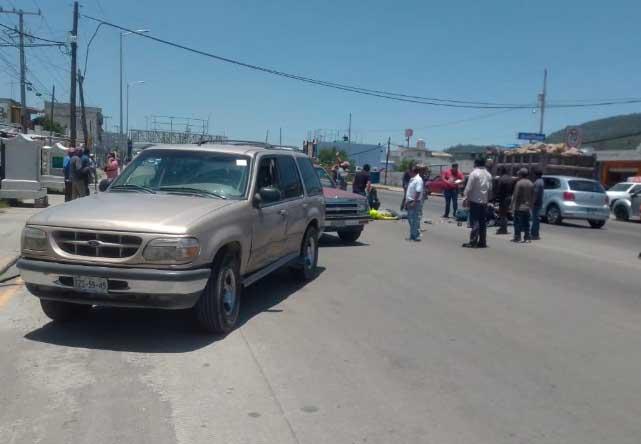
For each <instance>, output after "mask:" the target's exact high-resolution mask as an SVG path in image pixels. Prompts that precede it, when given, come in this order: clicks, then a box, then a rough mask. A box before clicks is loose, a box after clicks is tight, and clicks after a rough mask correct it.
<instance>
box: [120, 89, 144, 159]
mask: <svg viewBox="0 0 641 444" xmlns="http://www.w3.org/2000/svg"><path fill="white" fill-rule="evenodd" d="M143 83H145V81H144V80H137V81H135V82H128V83H127V123H126V127H125V134H126V135H127V137H129V88H131V87H132V86H135V85H142V84H143ZM127 154H128V155H129V154H130V153H127Z"/></svg>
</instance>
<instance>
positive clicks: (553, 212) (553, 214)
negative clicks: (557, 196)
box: [548, 207, 559, 223]
mask: <svg viewBox="0 0 641 444" xmlns="http://www.w3.org/2000/svg"><path fill="white" fill-rule="evenodd" d="M548 219H550V222H552V223H555V222H556V221H557V220H559V210H557V209H556V208H555V207H552V208H550V209H549V210H548Z"/></svg>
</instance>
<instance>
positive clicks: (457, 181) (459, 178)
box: [443, 163, 465, 219]
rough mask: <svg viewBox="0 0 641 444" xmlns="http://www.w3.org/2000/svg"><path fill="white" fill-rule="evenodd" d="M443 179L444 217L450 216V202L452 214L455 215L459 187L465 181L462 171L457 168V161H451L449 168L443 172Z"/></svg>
mask: <svg viewBox="0 0 641 444" xmlns="http://www.w3.org/2000/svg"><path fill="white" fill-rule="evenodd" d="M443 181H445V187H444V189H443V196H444V197H445V214H443V217H444V218H446V219H447V218H448V217H450V204H451V206H452V210H453V213H452V215H453V216H454V217H456V210H458V195H459V187H460V186H461V184H462V183H463V182H464V181H465V177H464V176H463V173H461V172H460V171H459V170H458V163H453V164H452V167H451V168H450V169H449V170H445V172H444V173H443Z"/></svg>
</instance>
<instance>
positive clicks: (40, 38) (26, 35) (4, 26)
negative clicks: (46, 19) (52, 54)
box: [0, 23, 67, 46]
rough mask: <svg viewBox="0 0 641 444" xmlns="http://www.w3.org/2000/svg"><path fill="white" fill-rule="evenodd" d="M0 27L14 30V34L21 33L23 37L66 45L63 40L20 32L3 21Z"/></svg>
mask: <svg viewBox="0 0 641 444" xmlns="http://www.w3.org/2000/svg"><path fill="white" fill-rule="evenodd" d="M0 27H2V28H5V29H8V30H9V31H12V32H15V33H16V34H18V35H20V34H22V35H23V36H25V37H29V38H32V39H36V40H41V41H43V42H48V43H55V44H56V45H58V46H67V44H66V43H65V42H59V41H57V40H49V39H45V38H44V37H38V36H35V35H33V34H29V33H27V32H24V31H23V32H22V33H21V32H20V31H18V30H17V29H15V28H12V27H11V26H7V25H5V24H4V23H0Z"/></svg>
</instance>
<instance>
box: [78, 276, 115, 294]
mask: <svg viewBox="0 0 641 444" xmlns="http://www.w3.org/2000/svg"><path fill="white" fill-rule="evenodd" d="M73 287H74V288H75V289H76V290H78V291H82V292H83V293H96V294H107V292H108V285H107V279H105V278H99V277H87V276H74V278H73Z"/></svg>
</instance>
